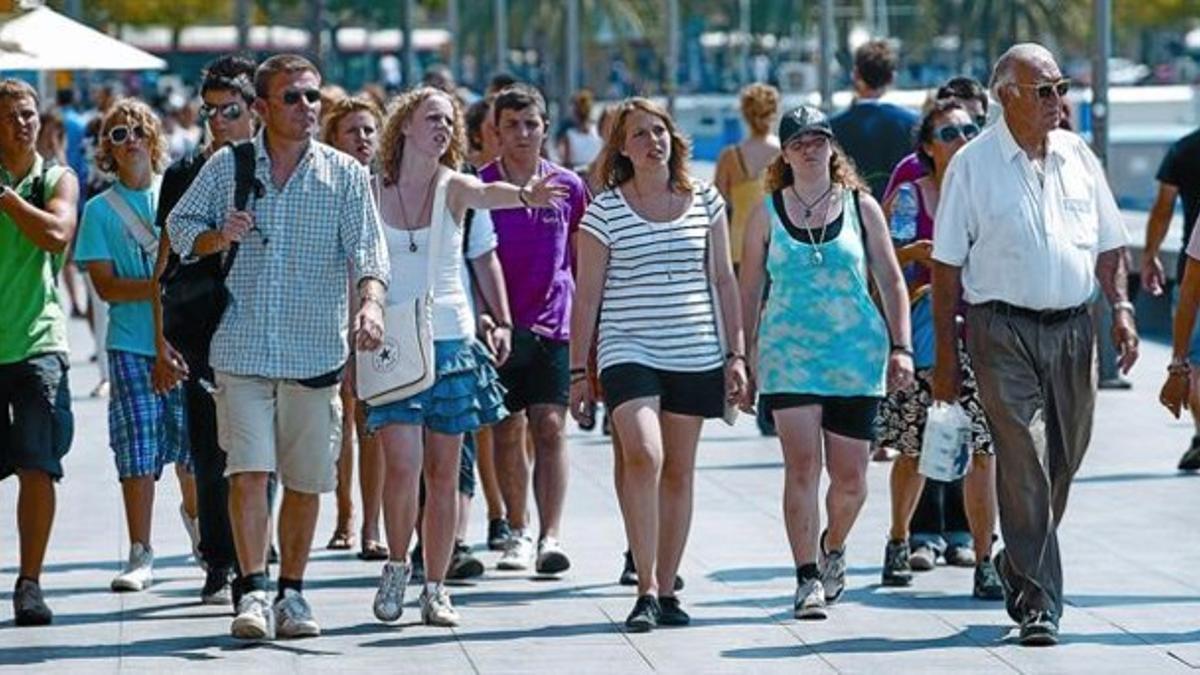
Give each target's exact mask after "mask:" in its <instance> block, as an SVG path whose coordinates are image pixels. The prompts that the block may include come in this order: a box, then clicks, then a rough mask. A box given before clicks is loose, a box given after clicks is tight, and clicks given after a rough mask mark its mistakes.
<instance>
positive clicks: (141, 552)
mask: <svg viewBox="0 0 1200 675" xmlns="http://www.w3.org/2000/svg"><path fill="white" fill-rule="evenodd" d="M152 583H154V552H153V551H151V550H150V547H148V546H146V545H144V544H142V543H141V542H135V543H134V545H133V546H131V547H130V548H129V562H127V563H125V570H124V571H122V572H121V573H120V574H118V575H117V577H116V578H115V579H113V580H112V590H114V591H116V592H118V593H120V592H122V591H144V590H146V589H147V588H150V584H152Z"/></svg>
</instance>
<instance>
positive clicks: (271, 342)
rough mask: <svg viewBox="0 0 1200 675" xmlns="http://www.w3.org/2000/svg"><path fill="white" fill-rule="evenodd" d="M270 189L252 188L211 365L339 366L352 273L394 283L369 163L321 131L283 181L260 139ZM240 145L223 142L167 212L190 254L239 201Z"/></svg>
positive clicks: (257, 372)
mask: <svg viewBox="0 0 1200 675" xmlns="http://www.w3.org/2000/svg"><path fill="white" fill-rule="evenodd" d="M254 145H255V152H256V155H257V162H256V163H255V175H256V176H257V178H258V180H259V181H260V182H261V183H262V185H263V188H264V190H263V192H262V193H261V196H258V197H251V200H250V203H249V205H248V206H247V210H248V211H251V212H253V214H254V224H255V228H256V229H255V230H251V231H250V232H248V233H247V234H246V236H244V237H242V241H241V247H240V249H239V251H238V254H237V258H236V260H235V261H234V264H233V268H232V270H231V271H230V274H229V278H228V279H226V285H227V286H228V287H229V292H230V301H229V306H228V308H227V309H226V310H225V316H224V318H222V320H221V325H220V327H219V328H218V329H217V332H216V334H215V335H214V336H213V341H212V347H211V351H210V353H209V360H210V362H211V364H212V367H213V368H214V369H216V370H220V371H223V372H228V373H233V374H235V375H242V376H257V377H266V378H274V379H303V378H308V377H314V376H316V375H320V374H323V373H328V372H329V371H331V370H333V369H335V368H337V367H338V366H339V365H341V364H342V363H344V362H345V361H346V358H347V355H348V353H349V350H348V345H347V333H348V327H349V314H350V311H349V293H348V290H349V286H350V274H351V273H353V274H354V281H355V286H356V287H357V285H358V283H359V282H361V281H362V280H363V279H367V278H371V279H377V280H380V281H382V282H383V283H385V284H386V283H387V282H388V279H389V275H390V270H389V266H388V252H387V243H386V241H385V239H384V236H383V229H382V225H381V223H380V220H379V212H378V210H377V209H376V207H375V202H374V200H373V199H372V197H371V188H370V182H369V181H370V179H369V176H368V174H367V170H366V169H365V168H363V167H362V166H361V165H360V164H359V163H358V162H357V161H355V160H354V159H353V158H351V157H350V156H349V155H345V154H342V153H340V152H338V151H337V150H334V149H333V148H331V147H329V146H327V145H324V144H322V143H318V142H316V141H313V142H312V143H311V144H310V145H309V148H308V150H307V151H305V154H304V156H303V158H301V160H300V162H299V164H297V165H296V169H295V170H294V171H293V173H292V175H291V177H289V178H288V181H287V183H286V184H285V185H284V186H283V189H278V188H276V187H275V185H274V184H273V183H272V181H271V158H270V156H269V155H268V154H267V151H266V147H265V145H264V143H263V137H262V134H261V133H260V134H259V135H258V136H257V137H256V138H255V139H254ZM233 191H234V160H233V153H232V152H231V151H230V150H229V149H228V148H223V149H221V150H219V151H218V152H217V153H215V154H214V155H213V156H212V157H211V158H210V159H209V160H208V162H207V163H206V164H205V165H204V167H203V168H202V169H201V170H200V173H199V175H197V176H196V180H195V181H194V182H193V183H192V185H191V187H189V188H188V190H187V192H185V193H184V195H183V197H181V198H180V199H179V202H178V204H176V206H175V208H174V210H172V211H171V214H170V215H169V216H168V217H167V231H168V232H169V234H170V236H171V246H172V247H173V248H174V249H175V252H176V253H178V254H179V255H180V256H188V255H190V254H191V252H192V246H193V244H194V243H195V241H196V237H197V236H199V235H200V234H201V233H203V232H204V231H206V230H209V229H214V228H219V227H220V226H221V225H222V224H223V223H224V222H225V218H226V215H227V214H228V213H230V212H231V211H233Z"/></svg>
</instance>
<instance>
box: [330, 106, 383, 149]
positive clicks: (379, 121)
mask: <svg viewBox="0 0 1200 675" xmlns="http://www.w3.org/2000/svg"><path fill="white" fill-rule="evenodd" d="M357 112H365V113H370V115H371V117H373V118H375V125H376V126H383V111H382V110H380V109H379V106H377V105H375V101H372V100H371V99H369V98H367V97H365V96H352V97H350V98H343V99H339V100H337V101H334V103H333V105H331V106H329V111H328V112H327V113H325V119H324V120H322V122H321V139H322V140H323V141H324V142H326V143H328V144H330V145H333V141H334V136H335V135H336V134H337V128H338V125H339V124H341V123H342V120H343V119H345V118H346V117H347V116H349V115H353V114H354V113H357Z"/></svg>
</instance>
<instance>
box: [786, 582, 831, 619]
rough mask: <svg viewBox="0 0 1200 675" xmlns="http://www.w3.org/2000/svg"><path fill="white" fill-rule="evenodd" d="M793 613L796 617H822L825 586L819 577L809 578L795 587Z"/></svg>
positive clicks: (823, 614) (824, 614)
mask: <svg viewBox="0 0 1200 675" xmlns="http://www.w3.org/2000/svg"><path fill="white" fill-rule="evenodd" d="M793 614H794V615H795V617H796V618H797V619H824V618H825V617H826V612H825V587H824V586H823V585H822V584H821V580H820V579H809V580H808V581H805V582H804V583H803V584H800V585H799V586H797V587H796V599H795V604H794V608H793Z"/></svg>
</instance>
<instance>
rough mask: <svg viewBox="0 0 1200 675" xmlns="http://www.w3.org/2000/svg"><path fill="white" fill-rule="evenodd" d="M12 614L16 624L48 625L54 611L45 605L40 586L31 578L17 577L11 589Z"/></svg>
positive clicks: (52, 619)
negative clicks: (15, 583)
mask: <svg viewBox="0 0 1200 675" xmlns="http://www.w3.org/2000/svg"><path fill="white" fill-rule="evenodd" d="M13 616H14V618H15V619H16V624H17V625H18V626H49V625H50V623H51V622H52V621H54V612H51V611H50V608H49V607H47V606H46V600H45V598H43V597H42V587H41V586H39V585H38V582H36V581H34V580H33V579H20V578H18V579H17V585H16V588H14V589H13Z"/></svg>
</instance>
